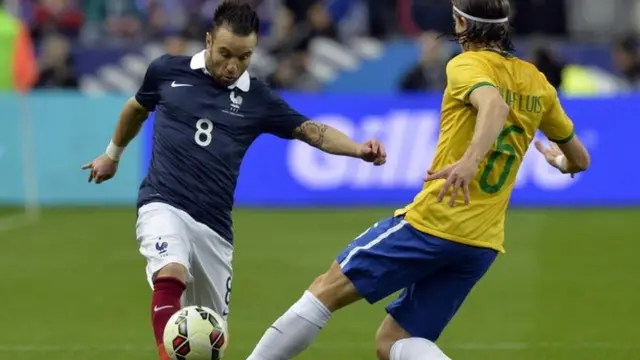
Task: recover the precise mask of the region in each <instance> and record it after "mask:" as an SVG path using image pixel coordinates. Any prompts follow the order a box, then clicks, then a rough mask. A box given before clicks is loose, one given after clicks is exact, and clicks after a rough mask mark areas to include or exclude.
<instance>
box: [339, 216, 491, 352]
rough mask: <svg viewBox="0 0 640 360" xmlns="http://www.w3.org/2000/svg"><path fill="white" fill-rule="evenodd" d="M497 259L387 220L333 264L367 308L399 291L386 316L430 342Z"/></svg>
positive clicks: (401, 221)
mask: <svg viewBox="0 0 640 360" xmlns="http://www.w3.org/2000/svg"><path fill="white" fill-rule="evenodd" d="M497 255H498V252H497V251H495V250H492V249H486V248H479V247H473V246H468V245H464V244H460V243H456V242H453V241H449V240H443V239H441V238H438V237H435V236H431V235H429V234H426V233H423V232H421V231H418V230H416V229H415V228H414V227H413V226H411V225H410V224H409V223H407V222H406V221H405V220H404V218H403V217H391V218H388V219H385V220H382V221H380V222H378V223H376V224H374V225H373V226H372V227H370V228H369V229H367V230H366V231H365V232H364V233H362V234H361V235H360V236H358V237H357V238H356V239H355V240H354V241H353V242H352V243H351V244H349V246H347V248H346V249H344V250H343V251H342V252H341V253H340V255H338V257H337V259H336V260H337V261H338V263H339V264H340V267H341V268H342V272H343V273H344V274H345V275H346V276H347V277H348V278H349V279H350V280H351V281H352V282H353V284H354V285H355V287H356V289H357V290H358V292H359V294H360V295H361V296H362V297H363V298H365V299H366V300H367V301H368V302H370V303H375V302H377V301H379V300H381V299H384V298H385V297H387V296H389V295H391V294H393V293H395V292H396V291H398V290H401V289H404V291H403V292H402V293H401V294H400V296H399V297H398V298H397V299H396V300H395V301H393V302H392V303H391V304H389V305H388V306H387V312H388V313H389V315H391V316H392V317H393V318H394V319H395V320H396V321H397V322H398V324H400V326H402V328H403V329H404V330H405V331H407V332H408V333H409V334H410V335H411V336H414V337H422V338H426V339H429V340H431V341H436V340H437V339H438V337H439V336H440V334H441V333H442V331H443V330H444V328H445V327H446V326H447V324H448V323H449V321H451V318H453V315H454V314H455V313H456V311H458V308H459V307H460V305H461V304H462V302H463V301H464V299H465V298H466V297H467V295H468V294H469V292H470V291H471V289H472V288H473V286H474V285H475V284H476V283H477V282H478V280H480V278H482V276H483V275H484V274H485V273H486V272H487V270H488V269H489V267H490V266H491V264H492V263H493V261H494V260H495V259H496V256H497Z"/></svg>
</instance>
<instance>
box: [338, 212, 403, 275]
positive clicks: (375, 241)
mask: <svg viewBox="0 0 640 360" xmlns="http://www.w3.org/2000/svg"><path fill="white" fill-rule="evenodd" d="M407 224H408V222H407V221H406V220H402V221H400V222H399V223H397V224H396V225H394V226H393V227H390V228H389V229H387V231H385V232H383V233H382V234H380V235H378V237H376V238H375V239H373V240H371V241H370V242H369V243H367V244H366V245H363V246H356V247H354V248H353V249H351V251H349V254H348V255H347V257H345V258H344V260H342V262H341V263H340V268H344V267H345V266H347V264H348V263H349V261H350V260H351V258H352V257H353V256H354V255H355V254H357V253H358V251H360V250H368V249H371V248H372V247H374V246H376V245H377V244H379V243H380V242H382V240H384V239H386V238H388V237H389V236H391V234H393V233H395V232H397V231H399V230H401V229H402V228H403V227H404V226H405V225H407ZM368 231H371V229H369V230H368ZM368 231H367V232H368ZM363 235H365V234H362V235H360V236H359V237H362V236H363Z"/></svg>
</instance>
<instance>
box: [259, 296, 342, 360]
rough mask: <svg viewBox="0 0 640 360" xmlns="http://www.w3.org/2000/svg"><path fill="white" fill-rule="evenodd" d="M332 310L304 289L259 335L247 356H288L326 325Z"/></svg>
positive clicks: (275, 359)
mask: <svg viewBox="0 0 640 360" xmlns="http://www.w3.org/2000/svg"><path fill="white" fill-rule="evenodd" d="M330 317H331V311H329V309H327V308H326V307H325V306H324V304H322V303H321V302H320V300H318V298H316V297H315V296H314V295H313V294H312V293H310V292H309V291H305V293H304V294H303V295H302V297H301V298H300V300H298V302H296V303H295V304H293V306H291V307H290V308H289V310H287V312H286V313H284V315H282V316H281V317H280V318H279V319H278V320H276V322H275V323H273V325H272V326H271V327H270V328H269V329H267V331H266V332H265V333H264V335H263V336H262V339H260V342H259V343H258V345H256V347H255V349H253V352H252V353H251V355H249V357H248V358H247V360H289V359H291V358H292V357H294V356H296V355H298V354H299V353H301V352H302V351H303V350H304V349H306V348H307V347H308V346H309V345H310V344H311V343H312V342H313V340H314V339H315V338H316V336H317V335H318V333H319V332H320V330H322V328H323V327H324V326H325V324H326V323H327V321H329V318H330Z"/></svg>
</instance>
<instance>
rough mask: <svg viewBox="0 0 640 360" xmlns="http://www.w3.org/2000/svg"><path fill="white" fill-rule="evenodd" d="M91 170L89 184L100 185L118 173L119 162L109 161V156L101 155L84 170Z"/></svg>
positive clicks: (83, 167)
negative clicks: (92, 182)
mask: <svg viewBox="0 0 640 360" xmlns="http://www.w3.org/2000/svg"><path fill="white" fill-rule="evenodd" d="M87 169H89V182H91V181H95V183H96V184H100V183H102V182H104V181H107V180H109V179H111V178H112V177H113V176H114V175H115V174H116V171H118V162H117V161H113V160H111V159H109V157H108V156H107V155H104V154H103V155H100V156H98V157H97V158H96V159H95V160H93V161H92V162H90V163H87V164H84V165H83V166H82V170H87Z"/></svg>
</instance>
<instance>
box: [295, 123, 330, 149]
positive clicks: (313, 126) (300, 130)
mask: <svg viewBox="0 0 640 360" xmlns="http://www.w3.org/2000/svg"><path fill="white" fill-rule="evenodd" d="M328 128H329V127H328V126H327V125H325V124H319V123H317V122H314V121H311V120H309V121H305V122H304V123H303V124H302V125H300V126H298V127H297V128H296V129H295V130H294V132H293V135H294V137H295V138H296V139H299V140H302V141H304V142H306V143H307V144H309V145H311V146H314V147H321V146H322V144H324V134H325V133H326V132H327V129H328Z"/></svg>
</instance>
